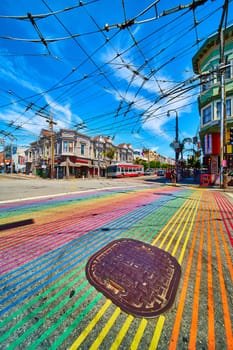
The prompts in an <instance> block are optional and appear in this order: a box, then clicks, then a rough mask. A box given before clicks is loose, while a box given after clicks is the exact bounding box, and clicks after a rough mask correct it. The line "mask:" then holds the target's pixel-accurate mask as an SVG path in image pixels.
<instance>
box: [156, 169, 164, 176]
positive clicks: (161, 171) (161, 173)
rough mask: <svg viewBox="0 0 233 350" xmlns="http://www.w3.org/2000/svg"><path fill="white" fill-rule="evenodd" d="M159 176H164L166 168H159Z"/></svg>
mask: <svg viewBox="0 0 233 350" xmlns="http://www.w3.org/2000/svg"><path fill="white" fill-rule="evenodd" d="M157 175H158V176H164V175H165V170H158V171H157Z"/></svg>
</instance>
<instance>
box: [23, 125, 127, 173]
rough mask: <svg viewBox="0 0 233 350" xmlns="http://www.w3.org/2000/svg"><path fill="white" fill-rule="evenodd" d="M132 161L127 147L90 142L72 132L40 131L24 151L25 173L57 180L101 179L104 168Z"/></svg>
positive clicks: (107, 141) (105, 140)
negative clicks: (37, 137) (96, 177)
mask: <svg viewBox="0 0 233 350" xmlns="http://www.w3.org/2000/svg"><path fill="white" fill-rule="evenodd" d="M132 160H133V149H132V147H131V145H130V144H120V145H118V146H116V145H114V144H113V140H112V139H111V138H110V137H104V136H101V135H98V136H96V137H94V138H91V137H89V136H87V135H84V134H81V133H79V132H77V131H75V130H69V129H61V130H59V131H58V132H56V133H52V132H51V131H50V130H46V129H42V130H41V133H40V136H39V139H38V140H37V141H35V142H33V143H31V145H30V148H29V149H28V150H27V151H26V172H27V173H32V174H33V175H39V176H42V177H53V178H58V179H59V178H64V177H65V178H87V177H95V176H103V177H104V176H105V175H106V168H107V166H108V165H110V164H114V163H117V162H124V163H131V162H132Z"/></svg>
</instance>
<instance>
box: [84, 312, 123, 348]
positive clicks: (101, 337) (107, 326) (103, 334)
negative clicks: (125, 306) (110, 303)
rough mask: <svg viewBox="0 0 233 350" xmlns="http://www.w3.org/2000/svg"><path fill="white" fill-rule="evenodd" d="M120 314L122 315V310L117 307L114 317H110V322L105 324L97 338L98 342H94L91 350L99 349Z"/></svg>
mask: <svg viewBox="0 0 233 350" xmlns="http://www.w3.org/2000/svg"><path fill="white" fill-rule="evenodd" d="M120 313H121V309H120V308H119V307H117V308H116V310H115V311H114V313H113V314H112V316H111V317H110V319H109V320H108V322H107V323H106V324H105V326H104V328H103V329H102V331H101V332H100V334H99V335H98V337H97V338H96V340H95V341H94V343H93V344H92V346H91V347H90V350H96V349H99V346H100V344H101V343H102V341H103V340H104V338H105V337H106V335H107V334H108V332H109V330H110V329H111V328H112V326H113V324H114V323H115V321H116V319H117V317H118V316H119V314H120Z"/></svg>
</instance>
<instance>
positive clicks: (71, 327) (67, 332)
mask: <svg viewBox="0 0 233 350" xmlns="http://www.w3.org/2000/svg"><path fill="white" fill-rule="evenodd" d="M102 297H103V295H102V294H101V293H98V294H97V296H96V297H95V298H94V299H93V300H92V301H91V302H90V303H89V304H88V306H87V307H86V309H85V310H83V311H82V312H81V313H80V314H79V315H78V317H77V318H76V319H75V320H74V322H72V323H71V324H70V325H69V326H68V327H67V328H66V329H65V331H64V332H63V333H62V335H61V336H60V337H59V338H57V339H56V340H55V342H54V344H53V345H52V347H51V350H55V349H57V348H58V346H59V345H61V344H62V343H63V342H64V340H65V339H66V338H67V337H68V336H69V335H70V333H72V332H73V330H74V329H75V328H76V327H77V326H78V324H79V323H80V322H81V321H82V320H83V318H84V317H85V316H86V315H87V314H88V312H89V311H91V310H92V308H93V307H94V306H95V305H96V304H97V302H98V301H99V300H100V299H101V298H102Z"/></svg>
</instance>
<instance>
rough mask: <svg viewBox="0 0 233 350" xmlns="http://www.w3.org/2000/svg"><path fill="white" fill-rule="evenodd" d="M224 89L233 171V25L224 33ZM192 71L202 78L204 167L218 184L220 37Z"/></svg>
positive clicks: (229, 159) (229, 163)
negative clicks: (231, 129) (232, 142)
mask: <svg viewBox="0 0 233 350" xmlns="http://www.w3.org/2000/svg"><path fill="white" fill-rule="evenodd" d="M224 41H225V43H224V59H225V64H224V88H225V106H226V108H225V127H224V129H225V130H224V138H225V147H224V153H225V157H224V158H225V159H226V160H227V168H228V169H233V145H232V144H231V143H230V127H232V126H233V113H232V111H233V25H232V26H229V27H228V28H226V30H225V31H224ZM192 63H193V70H194V72H195V73H196V74H198V75H200V93H199V97H198V107H199V114H200V141H201V147H202V151H203V165H205V166H206V167H207V168H208V171H209V173H211V174H212V175H213V176H212V179H213V181H214V179H215V180H216V179H217V178H218V176H219V171H220V165H221V164H220V141H221V140H220V120H221V118H222V115H221V114H222V108H221V107H222V102H221V75H220V70H219V68H220V42H219V37H218V34H215V35H212V36H210V37H209V38H208V39H207V40H206V41H205V42H204V44H203V45H202V46H201V48H200V49H199V50H198V52H197V53H196V54H195V56H194V57H193V60H192Z"/></svg>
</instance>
